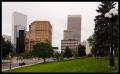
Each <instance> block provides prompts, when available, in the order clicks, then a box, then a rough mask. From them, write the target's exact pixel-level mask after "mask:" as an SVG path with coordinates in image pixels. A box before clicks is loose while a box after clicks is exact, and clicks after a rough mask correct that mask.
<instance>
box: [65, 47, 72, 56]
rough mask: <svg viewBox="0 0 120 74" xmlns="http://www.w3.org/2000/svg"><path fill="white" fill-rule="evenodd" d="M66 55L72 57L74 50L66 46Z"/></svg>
mask: <svg viewBox="0 0 120 74" xmlns="http://www.w3.org/2000/svg"><path fill="white" fill-rule="evenodd" d="M64 57H67V58H69V57H72V51H71V50H70V49H69V47H66V49H65V53H64Z"/></svg>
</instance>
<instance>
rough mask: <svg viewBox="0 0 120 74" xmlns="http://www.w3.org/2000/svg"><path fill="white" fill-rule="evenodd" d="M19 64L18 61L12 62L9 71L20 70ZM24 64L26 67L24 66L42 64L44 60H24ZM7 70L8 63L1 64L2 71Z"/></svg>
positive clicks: (8, 67)
mask: <svg viewBox="0 0 120 74" xmlns="http://www.w3.org/2000/svg"><path fill="white" fill-rule="evenodd" d="M46 61H54V60H53V59H46ZM19 62H20V60H18V61H15V60H14V61H12V63H11V69H15V68H20V67H21V66H19ZM22 62H23V61H22ZM24 62H25V63H26V65H24V66H30V65H33V64H38V63H42V62H44V60H43V59H40V60H38V59H24ZM24 66H22V67H24ZM9 69H10V63H5V64H2V71H6V70H9Z"/></svg>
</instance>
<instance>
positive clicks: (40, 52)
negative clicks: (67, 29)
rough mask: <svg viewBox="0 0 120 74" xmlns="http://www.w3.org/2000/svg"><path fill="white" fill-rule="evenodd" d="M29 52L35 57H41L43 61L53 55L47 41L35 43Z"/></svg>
mask: <svg viewBox="0 0 120 74" xmlns="http://www.w3.org/2000/svg"><path fill="white" fill-rule="evenodd" d="M31 53H32V55H33V56H35V57H41V58H43V59H44V63H45V58H48V57H51V56H53V49H52V46H51V45H50V44H48V43H37V44H35V45H34V46H33V50H32V51H31Z"/></svg>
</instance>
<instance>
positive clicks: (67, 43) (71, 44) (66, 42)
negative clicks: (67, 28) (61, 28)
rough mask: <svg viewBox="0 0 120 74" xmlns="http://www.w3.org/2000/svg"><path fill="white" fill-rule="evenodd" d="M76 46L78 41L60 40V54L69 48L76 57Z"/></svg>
mask: <svg viewBox="0 0 120 74" xmlns="http://www.w3.org/2000/svg"><path fill="white" fill-rule="evenodd" d="M78 44H79V42H78V40H73V39H69V40H61V52H62V53H64V52H65V49H66V47H69V49H70V50H71V51H72V54H73V55H74V56H75V55H78Z"/></svg>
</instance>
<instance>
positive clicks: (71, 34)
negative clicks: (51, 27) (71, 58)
mask: <svg viewBox="0 0 120 74" xmlns="http://www.w3.org/2000/svg"><path fill="white" fill-rule="evenodd" d="M67 22H68V25H67V30H65V31H64V40H61V51H62V52H64V50H65V48H66V47H69V48H70V49H71V51H72V53H73V55H76V54H78V45H79V44H80V43H81V15H68V21H67Z"/></svg>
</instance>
